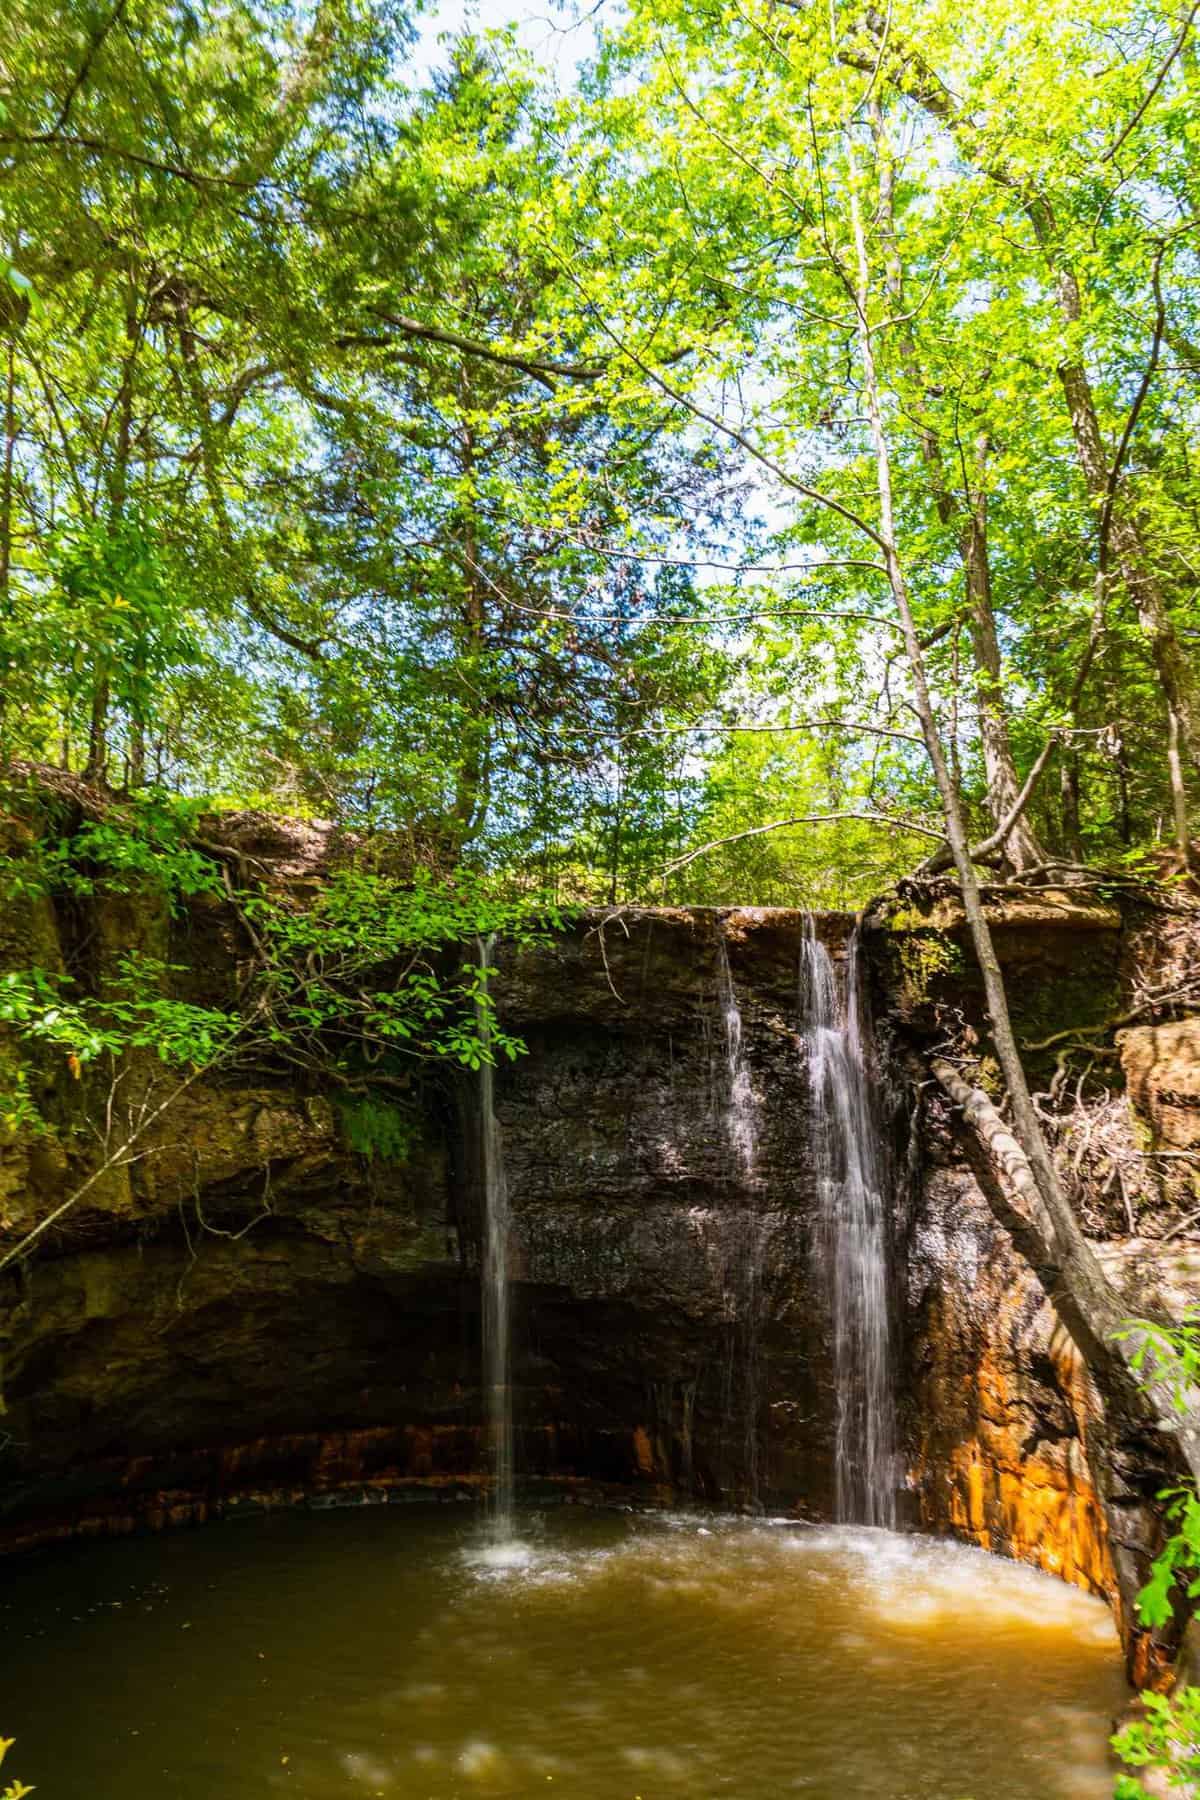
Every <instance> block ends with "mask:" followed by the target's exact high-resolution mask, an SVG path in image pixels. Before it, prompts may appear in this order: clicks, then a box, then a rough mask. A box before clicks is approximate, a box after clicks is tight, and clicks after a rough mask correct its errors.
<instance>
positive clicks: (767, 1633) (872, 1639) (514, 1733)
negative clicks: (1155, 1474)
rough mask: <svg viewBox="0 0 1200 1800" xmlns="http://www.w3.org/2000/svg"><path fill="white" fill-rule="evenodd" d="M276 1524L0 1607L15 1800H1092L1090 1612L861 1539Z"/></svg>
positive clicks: (141, 1546) (657, 1525) (458, 1517)
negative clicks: (492, 1560)
mask: <svg viewBox="0 0 1200 1800" xmlns="http://www.w3.org/2000/svg"><path fill="white" fill-rule="evenodd" d="M518 1522H519V1525H520V1529H521V1533H522V1536H523V1537H524V1538H525V1540H526V1549H525V1552H524V1557H523V1560H522V1561H521V1562H520V1564H519V1565H517V1566H511V1565H510V1566H508V1567H505V1568H499V1569H498V1568H496V1567H495V1566H492V1565H490V1564H489V1563H488V1562H487V1561H486V1560H484V1561H480V1560H479V1559H478V1557H477V1554H476V1547H477V1546H478V1542H479V1538H478V1527H477V1525H476V1524H475V1521H474V1519H473V1517H472V1515H471V1513H470V1511H469V1510H468V1509H464V1508H459V1507H453V1506H442V1507H440V1508H434V1509H418V1508H410V1507H404V1508H387V1509H384V1508H371V1509H360V1510H358V1511H347V1512H339V1513H332V1514H330V1513H326V1514H324V1515H312V1514H308V1515H305V1514H295V1513H292V1514H283V1515H277V1516H275V1517H259V1518H257V1519H247V1520H242V1521H239V1522H236V1523H230V1524H226V1525H218V1526H213V1527H210V1528H209V1529H207V1530H205V1531H202V1532H176V1533H168V1534H165V1535H162V1536H159V1537H154V1538H142V1539H134V1540H125V1541H117V1542H111V1543H105V1544H101V1543H93V1544H81V1545H75V1546H67V1547H65V1548H61V1547H60V1548H59V1549H57V1550H56V1551H54V1553H53V1554H49V1555H46V1556H36V1557H32V1558H26V1559H22V1560H20V1561H17V1562H14V1563H9V1564H7V1565H6V1567H5V1572H4V1583H3V1588H2V1589H0V1643H2V1644H3V1657H4V1672H3V1679H2V1682H0V1702H2V1705H0V1711H2V1717H3V1729H4V1731H5V1733H6V1735H14V1734H15V1736H16V1738H17V1748H16V1750H15V1751H14V1752H13V1754H12V1757H11V1758H10V1760H9V1762H7V1763H6V1765H5V1771H4V1772H5V1775H6V1776H7V1775H9V1774H10V1772H11V1774H12V1775H14V1776H21V1777H22V1778H24V1779H25V1780H27V1781H31V1782H36V1784H37V1800H85V1797H86V1800H271V1797H273V1796H279V1797H280V1800H284V1797H286V1796H291V1797H292V1800H356V1797H358V1796H362V1797H363V1800H529V1796H531V1795H536V1794H547V1795H555V1794H557V1795H561V1796H563V1800H567V1797H569V1800H639V1797H640V1800H721V1797H723V1796H727V1797H728V1800H784V1797H786V1796H788V1795H797V1796H803V1797H804V1800H850V1797H851V1796H853V1800H1107V1797H1108V1796H1109V1795H1110V1794H1111V1791H1112V1781H1111V1776H1110V1774H1109V1773H1108V1771H1107V1768H1106V1753H1105V1739H1106V1734H1107V1732H1108V1729H1109V1721H1110V1718H1111V1716H1112V1715H1113V1713H1114V1712H1115V1711H1116V1710H1117V1709H1118V1708H1119V1707H1120V1705H1121V1704H1122V1703H1123V1701H1124V1698H1125V1688H1124V1683H1123V1680H1122V1675H1121V1665H1120V1658H1119V1655H1118V1652H1117V1645H1116V1639H1115V1633H1114V1631H1113V1627H1112V1622H1111V1619H1110V1617H1109V1614H1108V1612H1107V1610H1106V1608H1105V1607H1104V1606H1103V1605H1102V1604H1101V1603H1100V1602H1099V1601H1096V1600H1092V1599H1089V1598H1088V1597H1087V1596H1085V1595H1083V1594H1081V1593H1079V1592H1077V1591H1076V1590H1074V1589H1071V1588H1068V1587H1065V1586H1063V1585H1062V1584H1060V1583H1058V1582H1056V1581H1054V1580H1052V1579H1051V1578H1049V1577H1048V1576H1042V1575H1038V1574H1036V1573H1034V1572H1033V1571H1032V1570H1029V1569H1023V1568H1019V1567H1017V1566H1016V1565H1014V1564H1011V1563H1005V1562H1001V1561H1000V1560H998V1559H996V1558H992V1557H988V1556H985V1555H984V1554H983V1553H982V1552H980V1551H975V1550H969V1549H965V1548H962V1547H957V1546H954V1545H949V1544H938V1543H933V1542H931V1541H930V1540H927V1539H922V1538H903V1537H897V1536H894V1535H893V1534H891V1533H888V1532H882V1531H878V1530H860V1529H846V1528H843V1527H828V1528H817V1527H810V1528H807V1529H806V1528H798V1527H794V1526H772V1525H767V1524H763V1523H761V1522H754V1521H750V1520H746V1519H720V1518H702V1517H699V1516H696V1515H691V1516H682V1515H676V1516H642V1517H635V1516H630V1515H623V1514H619V1513H593V1512H589V1511H588V1510H586V1509H584V1508H579V1507H569V1508H562V1509H560V1510H559V1511H557V1512H555V1513H552V1514H549V1515H547V1516H546V1517H545V1518H544V1519H543V1520H541V1521H538V1520H537V1519H531V1518H529V1517H521V1518H520V1519H519V1521H518Z"/></svg>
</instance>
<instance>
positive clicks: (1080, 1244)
mask: <svg viewBox="0 0 1200 1800" xmlns="http://www.w3.org/2000/svg"><path fill="white" fill-rule="evenodd" d="M849 161H850V209H851V220H852V226H853V233H854V247H855V255H856V263H857V286H856V305H857V311H858V344H859V360H860V364H861V367H862V373H863V403H864V408H865V411H866V415H867V419H868V422H869V425H870V430H871V437H872V441H873V444H874V449H875V466H876V483H877V489H878V494H879V533H878V538H879V543H880V547H881V548H882V550H883V554H884V561H885V564H886V567H887V572H888V582H889V586H890V588H891V592H892V598H893V600H894V602H895V606H896V611H897V614H898V616H899V620H900V626H901V630H902V633H903V636H904V643H905V648H906V651H907V654H908V662H909V669H910V672H911V675H912V683H913V697H914V703H915V710H916V713H917V716H918V718H919V720H920V722H921V731H922V735H923V737H924V740H925V747H926V750H927V752H928V755H929V760H930V763H931V764H932V766H933V772H934V778H935V780H936V782H937V787H938V792H939V794H940V796H941V800H942V806H943V810H944V812H945V818H946V836H947V839H948V841H949V845H950V851H951V854H952V856H953V859H954V866H955V869H956V870H957V873H958V877H959V881H960V883H961V885H962V898H963V909H964V912H965V914H966V919H967V926H968V929H969V932H970V935H971V942H972V945H973V948H974V951H975V957H976V961H977V962H978V964H979V969H980V973H981V974H982V976H983V986H984V995H985V1000H986V1005H987V1012H988V1018H989V1021H990V1025H991V1035H992V1041H993V1043H994V1045H995V1049H996V1055H997V1059H998V1061H999V1063H1000V1069H1001V1073H1002V1075H1003V1077H1004V1083H1005V1086H1006V1088H1007V1091H1008V1099H1009V1104H1010V1106H1011V1108H1012V1116H1013V1129H1012V1131H1011V1132H1009V1131H1008V1130H1007V1128H1002V1131H1003V1139H1002V1141H1001V1139H1000V1137H998V1136H997V1135H996V1133H995V1132H993V1133H992V1139H991V1141H992V1151H993V1154H994V1156H995V1158H996V1160H997V1162H998V1163H999V1165H1000V1167H1001V1169H1002V1171H1003V1173H1004V1175H1005V1177H1006V1179H1008V1180H1009V1181H1011V1182H1012V1183H1013V1185H1014V1187H1015V1188H1016V1190H1017V1191H1018V1193H1019V1194H1020V1195H1021V1197H1022V1199H1023V1200H1024V1201H1025V1203H1026V1205H1027V1207H1028V1208H1029V1210H1030V1212H1031V1214H1032V1216H1033V1217H1034V1218H1035V1219H1036V1220H1037V1222H1038V1223H1039V1225H1040V1227H1041V1228H1042V1230H1043V1232H1044V1235H1045V1237H1046V1239H1047V1242H1048V1244H1049V1246H1050V1248H1051V1250H1052V1253H1053V1257H1054V1265H1053V1273H1054V1276H1055V1284H1056V1287H1057V1281H1058V1279H1059V1278H1061V1280H1062V1282H1063V1284H1064V1286H1065V1287H1066V1288H1067V1290H1068V1291H1069V1294H1070V1296H1071V1298H1072V1300H1073V1301H1074V1303H1075V1305H1076V1306H1077V1308H1078V1311H1079V1314H1080V1316H1081V1317H1083V1318H1085V1319H1086V1320H1087V1321H1088V1322H1089V1330H1092V1331H1094V1332H1095V1335H1096V1338H1097V1342H1098V1344H1099V1345H1104V1346H1106V1345H1108V1344H1110V1343H1112V1342H1113V1339H1114V1334H1115V1333H1116V1331H1117V1330H1118V1329H1119V1327H1120V1325H1121V1323H1122V1320H1123V1317H1124V1308H1123V1306H1122V1303H1121V1300H1120V1297H1119V1295H1118V1294H1117V1293H1116V1291H1115V1290H1114V1289H1113V1287H1112V1286H1111V1284H1110V1283H1109V1281H1108V1279H1107V1277H1106V1276H1105V1274H1104V1272H1103V1270H1102V1269H1101V1267H1100V1265H1099V1263H1098V1262H1097V1260H1096V1257H1095V1255H1094V1254H1093V1252H1092V1249H1091V1247H1090V1245H1089V1244H1088V1243H1087V1240H1086V1239H1085V1238H1084V1236H1083V1232H1082V1230H1081V1229H1080V1226H1079V1222H1078V1220H1077V1219H1076V1217H1075V1214H1074V1211H1073V1209H1072V1206H1071V1203H1070V1200H1069V1199H1068V1197H1067V1194H1066V1192H1065V1190H1064V1188H1063V1185H1062V1183H1061V1181H1060V1179H1059V1175H1058V1170H1057V1169H1056V1167H1055V1164H1054V1159H1053V1157H1052V1155H1051V1153H1050V1148H1049V1145H1048V1144H1047V1142H1046V1139H1045V1135H1044V1134H1043V1131H1042V1127H1041V1122H1040V1120H1039V1118H1038V1115H1037V1110H1036V1108H1035V1106H1034V1104H1033V1098H1032V1095H1031V1094H1030V1091H1029V1084H1028V1082H1027V1081H1026V1079H1025V1069H1024V1066H1023V1064H1022V1062H1021V1056H1020V1052H1019V1050H1018V1048H1017V1041H1016V1036H1015V1034H1014V1032H1013V1027H1012V1018H1011V1015H1010V1013H1009V1010H1008V996H1007V993H1006V991H1005V986H1004V977H1003V974H1002V972H1001V968H1000V963H999V959H998V957H997V955H996V948H995V944H994V942H993V939H992V933H991V928H990V926H989V925H988V921H987V916H986V913H985V911H984V907H983V899H982V896H981V894H980V890H979V883H978V881H977V879H976V876H975V869H974V865H973V863H972V861H971V855H970V846H969V843H968V839H967V831H966V824H965V821H964V819H963V813H962V805H961V801H960V799H959V795H958V791H957V789H956V788H955V786H954V782H953V779H952V777H951V774H950V770H949V767H948V765H947V762H946V754H945V750H944V747H943V745H942V741H941V736H940V733H939V731H938V725H937V719H936V716H935V714H934V710H933V704H932V701H931V698H930V694H929V685H928V681H927V678H926V673H925V661H924V654H923V652H922V649H921V643H920V639H919V637H918V635H917V630H916V625H915V622H914V620H913V614H912V606H911V603H910V600H909V594H908V583H907V580H906V577H905V574H904V569H903V566H902V564H901V561H900V556H899V552H898V550H897V547H896V534H895V517H894V507H893V501H892V471H891V455H890V449H889V444H888V438H887V432H886V428H885V425H884V414H883V406H882V399H881V392H880V385H879V377H878V372H877V367H876V361H875V350H874V343H873V339H872V327H871V323H870V312H869V306H870V300H871V276H870V263H869V259H868V253H867V242H866V234H865V231H864V229H863V222H862V209H861V205H860V201H859V194H858V177H857V169H856V165H855V159H854V155H853V146H852V145H850V146H849ZM947 1067H948V1065H947ZM968 1091H969V1090H968ZM979 1098H980V1100H981V1101H982V1102H983V1103H984V1104H985V1105H990V1103H989V1102H987V1101H986V1096H982V1095H981V1096H980V1097H979ZM992 1113H993V1114H994V1108H993V1109H992ZM974 1114H975V1117H976V1118H977V1119H978V1118H981V1116H982V1115H981V1114H980V1109H979V1106H978V1104H976V1105H975V1106H974ZM996 1120H997V1124H999V1120H998V1115H996ZM989 1124H990V1121H989ZM1053 1297H1054V1295H1053V1291H1052V1298H1053ZM1080 1348H1081V1350H1083V1352H1084V1355H1085V1356H1086V1355H1087V1353H1088V1346H1087V1345H1083V1344H1081V1345H1080ZM1098 1353H1099V1354H1102V1355H1103V1356H1104V1357H1105V1358H1106V1359H1107V1364H1106V1366H1108V1365H1110V1364H1111V1360H1112V1358H1113V1357H1114V1356H1115V1355H1116V1350H1115V1348H1114V1350H1113V1351H1111V1352H1110V1351H1109V1350H1108V1349H1103V1350H1102V1351H1099V1352H1098ZM1123 1354H1124V1356H1125V1360H1126V1361H1127V1360H1128V1357H1129V1355H1130V1354H1132V1352H1131V1351H1124V1352H1123ZM1135 1385H1136V1384H1135ZM1177 1425H1178V1421H1176V1422H1175V1426H1177ZM1173 1428H1174V1427H1172V1426H1169V1427H1168V1429H1173ZM1177 1435H1178V1436H1179V1438H1180V1442H1181V1446H1182V1448H1183V1449H1184V1452H1185V1455H1186V1456H1187V1458H1188V1461H1189V1463H1190V1464H1192V1466H1193V1467H1194V1468H1195V1469H1196V1470H1197V1471H1200V1437H1198V1436H1197V1433H1196V1431H1195V1429H1194V1423H1193V1422H1188V1423H1186V1424H1185V1425H1184V1426H1183V1427H1182V1428H1181V1429H1179V1430H1178V1431H1177ZM1185 1437H1186V1438H1187V1442H1184V1438H1185Z"/></svg>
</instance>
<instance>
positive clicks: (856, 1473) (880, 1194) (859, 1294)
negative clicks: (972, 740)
mask: <svg viewBox="0 0 1200 1800" xmlns="http://www.w3.org/2000/svg"><path fill="white" fill-rule="evenodd" d="M800 1016H801V1020H802V1022H803V1026H804V1032H805V1036H806V1038H807V1042H808V1067H809V1080H810V1083H811V1088H812V1097H813V1134H814V1154H815V1157H816V1165H817V1169H816V1173H817V1192H818V1200H819V1208H820V1219H821V1230H822V1240H823V1241H822V1243H821V1246H820V1250H821V1259H822V1263H823V1266H824V1269H825V1272H826V1275H827V1280H828V1289H829V1296H830V1307H831V1311H832V1315H833V1360H834V1381H835V1386H836V1395H837V1420H836V1441H835V1465H836V1499H837V1516H838V1518H839V1520H842V1521H843V1522H854V1523H858V1524H864V1525H883V1526H894V1525H895V1523H896V1476H895V1452H894V1445H895V1420H894V1401H893V1394H892V1367H891V1361H892V1359H891V1328H890V1321H889V1314H888V1242H887V1207H886V1196H885V1185H884V1172H883V1168H882V1163H881V1156H880V1142H879V1130H878V1124H877V1121H876V1119H875V1117H874V1112H873V1109H872V1105H871V1091H870V1082H869V1077H868V1068H867V1050H866V1043H865V1038H864V1032H863V1021H862V995H861V981H860V972H859V967H858V935H857V932H854V933H852V934H851V937H850V940H849V943H848V946H847V956H846V969H845V997H844V999H843V998H842V996H841V995H840V994H839V992H838V980H837V973H836V971H835V968H834V965H833V960H832V958H831V957H830V955H829V952H828V950H827V949H826V948H825V945H824V944H823V943H822V942H821V940H820V938H819V937H818V936H817V934H816V930H815V927H814V923H813V921H812V919H811V918H810V920H809V922H808V929H807V931H806V933H805V936H804V940H803V944H802V948H801V953H800Z"/></svg>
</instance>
